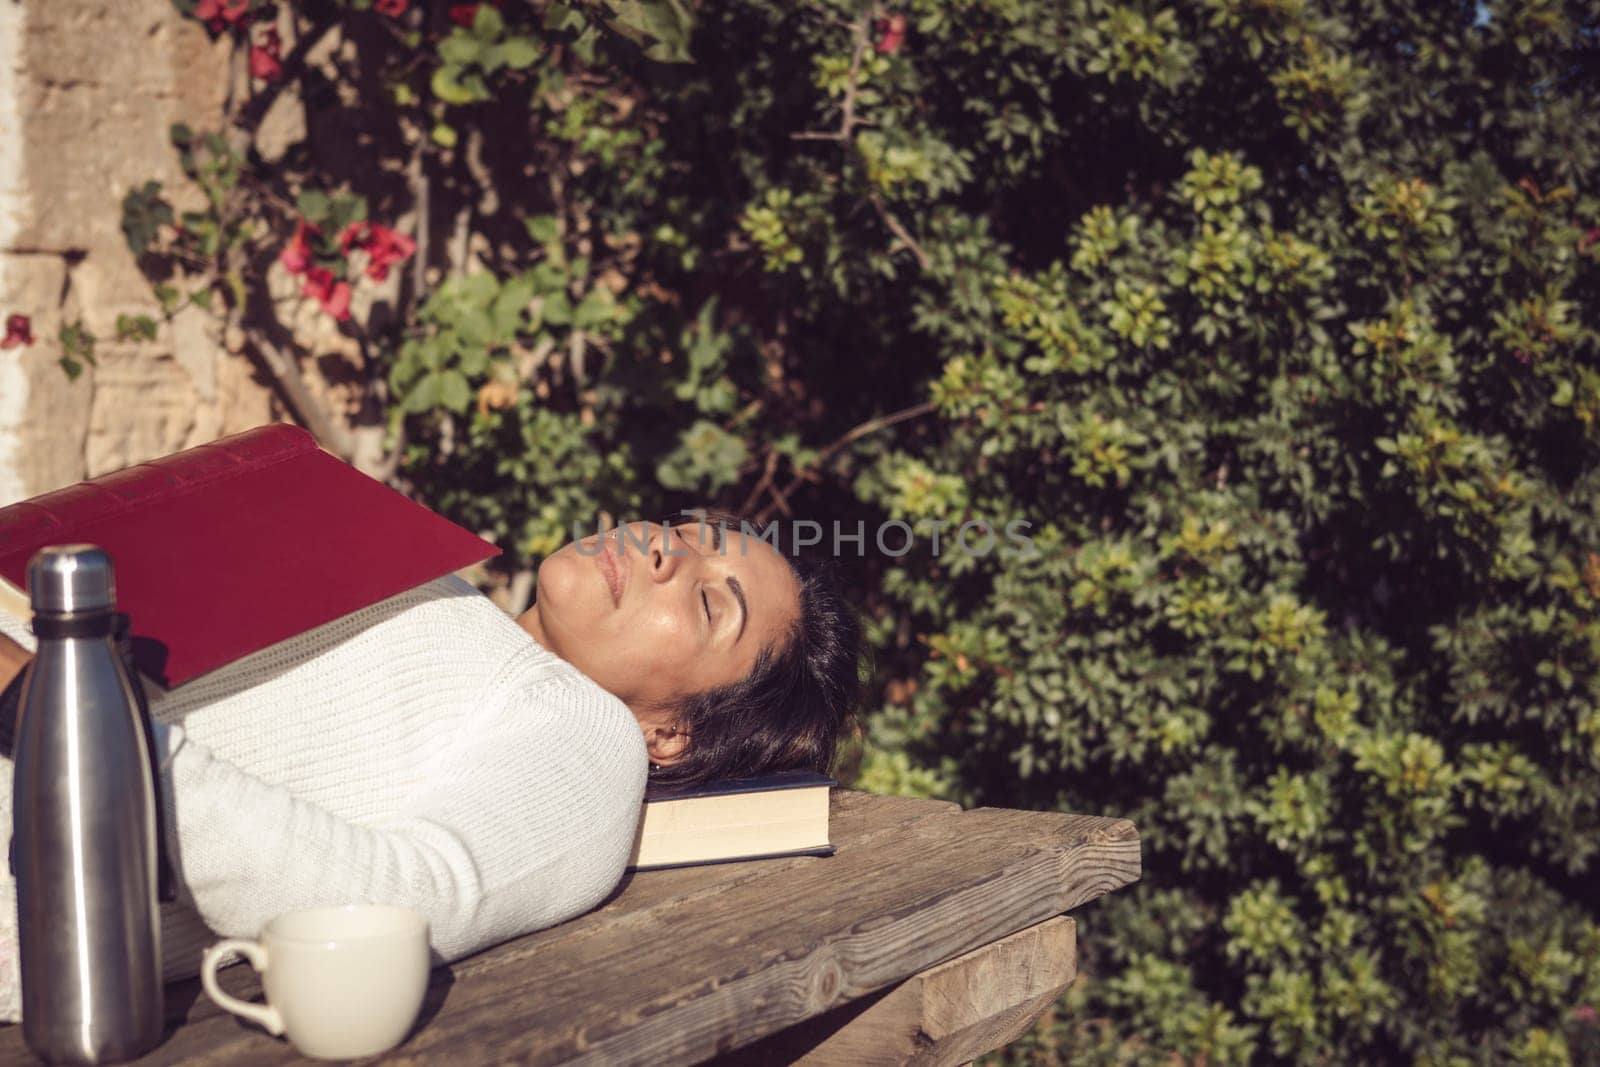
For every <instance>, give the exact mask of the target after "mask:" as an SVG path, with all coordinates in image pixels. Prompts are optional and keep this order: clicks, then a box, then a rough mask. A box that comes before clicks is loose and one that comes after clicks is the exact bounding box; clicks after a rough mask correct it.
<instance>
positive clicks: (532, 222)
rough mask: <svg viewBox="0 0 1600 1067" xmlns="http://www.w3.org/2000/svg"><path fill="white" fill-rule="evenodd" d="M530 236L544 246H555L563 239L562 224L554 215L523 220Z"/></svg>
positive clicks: (536, 216)
mask: <svg viewBox="0 0 1600 1067" xmlns="http://www.w3.org/2000/svg"><path fill="white" fill-rule="evenodd" d="M522 224H523V225H524V226H526V227H527V229H528V236H529V237H532V238H533V239H534V240H535V241H538V242H539V243H540V244H542V245H548V244H554V243H555V242H557V241H559V240H560V239H561V223H560V221H558V220H557V219H556V217H555V216H554V215H534V216H533V217H532V218H527V219H523V220H522Z"/></svg>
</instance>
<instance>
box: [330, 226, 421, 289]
mask: <svg viewBox="0 0 1600 1067" xmlns="http://www.w3.org/2000/svg"><path fill="white" fill-rule="evenodd" d="M352 248H359V249H360V250H361V251H363V252H365V253H366V254H367V277H369V278H371V279H372V280H373V281H375V282H381V281H383V280H384V279H385V278H387V277H388V276H389V268H390V267H392V266H395V265H396V264H399V263H404V262H405V261H406V260H408V259H410V258H411V255H412V253H414V252H415V251H416V250H417V242H415V241H413V240H412V239H411V238H409V237H407V236H406V235H405V234H403V233H396V232H395V231H394V230H391V229H389V228H388V227H387V226H379V225H378V224H377V223H375V222H352V223H351V224H350V225H348V226H346V227H345V228H344V233H342V234H340V235H339V250H340V251H342V252H343V253H344V254H345V255H349V254H350V249H352Z"/></svg>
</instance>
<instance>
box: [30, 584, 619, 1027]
mask: <svg viewBox="0 0 1600 1067" xmlns="http://www.w3.org/2000/svg"><path fill="white" fill-rule="evenodd" d="M238 610H240V611H248V610H249V605H248V604H241V605H239V606H238ZM0 632H4V633H5V634H6V635H7V636H9V637H11V638H12V639H13V640H15V641H17V642H18V643H19V644H21V645H23V646H24V647H26V648H29V649H32V648H34V646H35V641H34V638H33V636H32V634H31V633H30V632H29V631H28V630H27V628H26V627H25V626H24V625H23V624H21V623H20V622H19V621H18V620H16V619H13V618H10V617H9V616H7V615H5V614H4V613H0ZM147 688H148V691H149V697H150V704H151V712H152V715H153V717H154V718H155V719H156V721H157V724H158V725H157V748H158V749H159V750H162V751H164V753H165V755H164V763H163V770H162V785H163V787H164V789H165V794H164V795H165V797H166V801H167V804H166V819H167V827H168V830H167V835H168V836H167V840H168V842H169V845H172V846H173V851H174V852H175V853H176V856H175V861H176V863H177V865H178V873H179V878H180V881H181V883H182V889H181V890H180V895H181V896H182V897H183V900H182V901H181V902H180V903H179V904H167V905H163V906H162V953H163V964H164V968H165V971H166V977H167V978H168V979H172V978H177V977H186V976H189V975H193V974H196V973H198V971H199V964H200V952H201V949H202V948H203V947H204V946H205V945H206V944H208V943H210V942H211V941H213V940H216V939H217V938H218V937H219V936H221V937H251V938H253V937H255V936H257V935H258V934H259V932H260V930H261V927H262V925H263V924H264V923H265V922H266V921H267V920H268V919H270V918H272V917H273V916H274V915H277V914H279V913H280V912H284V911H290V910H293V909H296V908H304V907H313V906H317V905H323V904H339V903H347V902H356V901H368V902H387V903H398V904H405V905H409V906H410V907H413V908H416V909H417V910H419V911H420V912H422V913H423V914H424V915H425V916H426V917H427V919H428V922H429V926H430V940H431V942H432V945H433V948H434V950H435V951H436V953H437V957H436V959H435V962H436V963H437V962H440V961H451V960H455V959H459V958H460V957H462V956H466V955H468V954H470V953H473V952H476V951H479V950H480V949H483V948H486V947H488V946H490V945H494V944H496V943H498V942H501V941H505V940H507V939H509V938H512V937H516V936H518V935H520V934H524V933H527V932H529V931H532V930H538V929H542V928H544V927H547V926H551V925H554V924H555V923H559V922H562V921H564V920H566V919H570V918H573V917H574V916H577V915H580V914H582V913H583V912H585V911H588V910H590V909H591V908H593V907H595V906H596V905H598V904H599V903H600V902H601V901H603V900H604V899H605V898H606V896H607V895H608V894H609V893H610V892H611V891H612V889H614V888H615V887H616V885H617V883H618V881H620V879H621V877H622V873H623V867H624V866H625V865H626V863H627V860H628V857H629V855H630V853H631V851H632V847H633V843H634V836H635V833H636V831H637V827H638V821H639V815H640V811H641V807H640V805H641V803H642V801H643V798H644V787H645V781H646V778H647V773H648V769H649V760H648V756H647V754H646V749H645V744H644V735H643V733H642V731H641V730H640V729H639V726H638V723H637V721H636V720H635V719H634V717H633V714H632V712H630V711H629V710H628V707H627V705H625V704H624V703H622V701H620V700H619V699H617V698H616V697H615V696H613V695H612V694H610V693H608V692H607V691H606V690H604V689H602V688H601V687H600V686H599V684H598V683H596V682H595V681H593V680H592V679H590V678H589V677H588V676H587V675H585V674H583V673H582V672H580V671H579V670H578V669H577V668H576V667H574V666H573V665H571V664H570V663H568V662H567V661H565V660H563V659H561V658H560V657H558V656H556V655H555V654H553V653H551V652H549V651H547V650H546V649H545V648H543V647H542V646H541V645H539V644H538V643H537V642H536V641H534V640H533V638H532V637H531V636H529V635H528V634H527V633H526V632H525V631H524V630H523V629H522V628H521V627H519V626H518V625H517V624H516V621H515V620H513V619H511V618H510V617H509V616H507V615H506V614H505V613H504V612H502V611H501V610H500V609H499V608H498V607H496V606H495V605H494V604H493V603H492V602H491V601H490V600H489V599H488V598H487V597H485V596H483V595H482V594H480V593H479V592H478V591H477V590H476V589H474V588H473V587H472V586H471V585H470V584H469V583H467V582H465V581H463V580H461V579H460V578H457V577H455V576H447V577H444V578H440V579H438V580H436V581H433V582H429V583H427V584H426V585H422V586H419V587H417V588H416V589H413V590H410V591H408V592H405V593H402V594H400V595H399V596H396V597H393V598H391V599H389V600H386V601H384V602H382V603H380V604H377V605H374V606H372V607H370V608H366V609H364V610H362V611H358V612H355V613H353V614H351V615H348V616H346V617H344V618H342V619H339V620H336V621H334V622H331V623H328V624H327V625H325V626H322V627H319V628H317V629H315V630H312V631H309V632H307V633H305V634H302V635H300V636H298V637H294V638H290V639H289V640H286V641H283V642H281V643H279V644H276V645H273V646H272V647H270V648H267V649H263V650H262V651H260V652H257V653H255V654H254V655H251V656H248V657H246V658H244V659H242V660H238V661H236V662H234V663H232V664H229V665H227V666H225V667H222V668H219V669H218V670H216V671H213V672H211V673H209V674H207V675H204V676H202V677H200V678H197V679H195V680H194V681H191V682H188V683H186V684H184V685H182V686H180V687H178V688H177V689H175V690H172V691H171V692H166V691H163V690H161V689H160V688H159V687H156V686H149V687H147ZM0 764H3V768H0V773H3V776H4V779H5V781H4V782H0V804H3V809H0V816H3V820H4V821H3V824H0V838H3V839H7V840H8V839H9V837H10V832H11V803H10V802H11V785H10V778H11V763H10V761H9V760H8V759H0ZM0 855H3V853H0ZM3 868H4V864H3V863H0V955H4V956H6V957H7V958H5V959H0V1019H3V1020H15V1019H17V1018H19V1017H20V1009H19V1006H18V1004H17V1003H16V997H15V988H14V987H15V983H16V973H17V962H16V960H15V954H16V953H15V946H16V939H15V930H16V904H15V888H16V883H15V881H14V880H13V879H12V877H11V874H10V871H9V870H4V869H3Z"/></svg>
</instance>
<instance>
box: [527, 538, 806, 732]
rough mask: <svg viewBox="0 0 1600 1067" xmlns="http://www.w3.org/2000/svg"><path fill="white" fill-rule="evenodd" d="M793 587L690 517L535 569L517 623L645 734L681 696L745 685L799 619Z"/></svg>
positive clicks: (757, 543) (762, 560) (781, 569)
mask: <svg viewBox="0 0 1600 1067" xmlns="http://www.w3.org/2000/svg"><path fill="white" fill-rule="evenodd" d="M799 595H800V593H799V585H798V583H797V582H796V580H795V577H794V573H793V572H792V571H791V570H790V569H789V564H788V562H787V561H786V560H785V559H784V558H783V556H781V555H780V554H779V553H778V551H777V550H776V549H774V548H773V547H772V546H771V545H770V544H768V543H767V542H765V541H761V540H759V539H757V538H754V537H747V536H745V535H744V534H742V533H740V532H738V531H737V530H732V529H727V530H723V529H719V528H718V527H717V526H715V525H713V524H712V523H709V522H707V523H700V522H696V521H695V520H693V519H690V520H687V521H686V522H680V523H678V524H677V525H674V526H672V527H671V528H670V530H669V529H668V527H666V526H664V525H663V524H661V523H655V522H633V523H629V524H628V525H627V526H626V527H618V528H617V529H615V530H612V531H610V532H609V533H608V534H606V535H605V537H604V539H603V543H602V538H601V535H599V534H598V533H596V534H592V535H590V536H589V537H585V538H583V539H582V540H580V541H574V542H572V543H571V544H569V545H567V546H566V547H564V548H562V549H561V550H560V551H559V552H557V553H555V554H554V555H551V556H549V557H547V558H546V559H545V561H544V562H543V563H542V564H541V565H540V567H539V580H538V592H537V600H536V601H535V603H534V604H533V606H532V607H530V608H529V609H528V610H527V611H526V612H524V613H523V614H522V616H521V617H520V618H519V619H518V620H517V621H518V622H519V623H520V624H521V626H522V627H523V629H525V630H527V631H528V632H529V633H530V634H532V635H533V637H534V639H535V640H537V641H538V642H539V643H540V644H542V645H544V646H545V647H546V648H548V649H549V650H550V651H552V652H554V653H555V654H556V655H558V656H560V657H561V658H562V659H565V660H567V661H568V662H569V663H571V664H573V665H574V666H576V667H577V668H578V669H579V670H581V671H583V673H585V674H587V675H588V676H589V677H591V678H593V679H594V680H595V681H596V682H598V683H600V685H602V686H603V687H605V688H606V689H607V690H609V691H610V692H611V693H613V694H615V695H616V696H618V697H620V698H621V699H622V701H623V702H624V703H626V704H627V705H628V706H629V707H630V708H632V709H633V712H634V715H635V717H637V718H638V719H639V720H640V723H641V725H643V726H645V728H646V734H647V736H648V735H649V733H650V727H651V724H652V723H658V722H666V721H670V720H666V719H663V718H662V717H661V713H662V712H663V710H664V709H669V708H671V707H672V706H673V705H675V704H676V702H677V701H678V700H680V699H681V698H683V697H686V696H690V695H693V694H695V693H699V692H702V691H704V690H706V689H711V688H713V687H716V686H719V685H726V684H728V683H731V682H736V681H738V680H740V679H741V678H744V677H746V676H747V675H748V674H749V673H750V671H751V669H752V668H753V667H754V666H755V661H756V655H757V654H758V653H759V652H760V650H761V649H762V648H764V647H766V646H769V645H775V644H776V643H777V642H778V641H779V640H780V639H781V638H782V637H783V635H785V634H786V633H788V632H789V628H790V627H791V626H792V625H793V624H794V622H795V620H796V618H797V616H798V614H799Z"/></svg>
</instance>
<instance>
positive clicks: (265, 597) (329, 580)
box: [0, 424, 500, 688]
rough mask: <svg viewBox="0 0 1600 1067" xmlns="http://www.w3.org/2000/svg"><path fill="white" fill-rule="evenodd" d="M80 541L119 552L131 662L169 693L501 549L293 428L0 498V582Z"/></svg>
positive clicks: (120, 601)
mask: <svg viewBox="0 0 1600 1067" xmlns="http://www.w3.org/2000/svg"><path fill="white" fill-rule="evenodd" d="M72 542H89V543H91V544H96V545H99V546H100V547H101V548H104V549H105V550H106V551H107V552H108V553H110V555H111V561H112V565H113V566H114V567H115V568H116V582H117V607H118V610H120V611H125V612H127V613H128V616H129V622H130V628H131V630H132V634H133V639H134V640H133V649H134V658H135V660H136V661H137V662H138V665H139V668H140V670H141V671H142V672H143V673H144V674H145V675H147V676H148V677H150V678H152V679H154V680H155V681H156V682H159V683H160V684H161V685H163V686H166V687H168V688H171V687H172V686H177V685H181V684H182V683H184V682H186V681H188V680H190V679H191V678H196V677H198V676H200V675H202V674H205V673H206V672H207V671H211V670H214V669H215V668H217V667H220V666H222V665H223V664H225V663H228V662H230V661H232V660H235V659H239V658H240V657H242V656H247V655H249V654H250V653H252V652H256V651H258V650H260V649H263V648H266V647H267V646H268V645H272V644H276V643H277V642H279V641H282V640H284V639H285V638H289V637H293V636H295V635H296V634H300V633H304V632H305V631H307V630H310V629H313V628H315V627H317V626H321V625H322V624H324V623H327V622H332V621H333V620H334V619H337V618H340V617H341V616H344V615H348V614H349V613H350V612H353V611H359V610H360V609H362V608H364V607H368V606H370V605H372V604H376V603H377V602H378V601H380V600H385V599H387V598H389V597H391V596H394V595H395V594H397V593H401V592H404V591H405V590H407V589H410V588H413V587H415V586H418V585H421V584H422V583H424V582H428V581H432V580H433V579H435V578H439V577H442V576H443V575H446V574H449V573H451V572H453V571H456V570H459V569H460V568H462V567H465V566H468V565H470V564H473V563H476V562H478V561H480V560H484V559H488V558H489V557H491V556H495V555H498V554H499V552H500V550H499V549H498V548H497V547H495V545H493V544H492V543H490V542H489V541H485V540H483V539H482V538H480V537H478V536H477V535H475V534H473V533H470V532H469V531H467V530H465V529H463V528H461V527H460V526H457V525H456V524H455V523H453V522H450V521H449V520H447V519H445V518H443V517H441V516H439V515H436V514H434V513H433V512H431V511H429V510H428V509H427V508H425V507H423V506H422V505H420V504H417V503H416V502H414V501H412V500H409V499H407V498H406V497H405V496H404V495H403V494H401V493H399V492H397V491H395V490H394V489H391V488H389V487H388V486H386V485H384V484H383V483H382V482H380V481H378V480H376V479H374V478H370V477H368V476H367V475H365V474H362V473H361V472H360V471H358V470H356V469H355V468H354V467H352V466H350V465H349V464H347V463H345V462H343V461H342V460H340V459H339V458H338V457H336V456H334V455H331V454H330V453H327V452H324V451H323V450H322V449H321V448H319V447H318V446H317V442H316V439H315V438H314V437H312V436H311V435H310V434H309V433H307V432H306V431H305V430H302V429H300V428H299V427H295V426H289V425H285V424H277V425H271V426H259V427H257V428H255V429H253V430H246V431H244V432H243V433H237V434H234V435H232V436H231V437H224V438H222V439H221V440H218V441H213V442H211V443H209V444H204V445H200V446H198V447H195V448H190V449H186V450H184V451H182V452H178V453H176V454H174V455H171V456H167V457H165V458H162V459H157V460H152V461H151V462H149V463H140V464H138V465H136V466H133V467H128V468H126V469H124V470H120V471H116V472H115V473H112V474H107V475H104V476H102V477H99V478H94V479H91V480H89V481H86V482H79V483H78V484H77V485H72V486H68V487H67V488H65V489H61V490H58V491H56V492H53V493H46V494H44V495H43V496H37V497H33V498H32V499H29V500H24V501H22V502H20V503H17V504H12V505H11V506H9V507H5V508H0V577H4V578H5V579H6V580H8V581H10V582H11V583H12V584H14V585H15V586H17V587H18V588H19V589H21V588H24V587H25V583H26V581H27V574H28V560H29V559H31V558H32V556H33V554H34V553H35V552H36V551H38V550H39V549H40V548H42V547H44V546H46V545H55V544H66V543H72Z"/></svg>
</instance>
